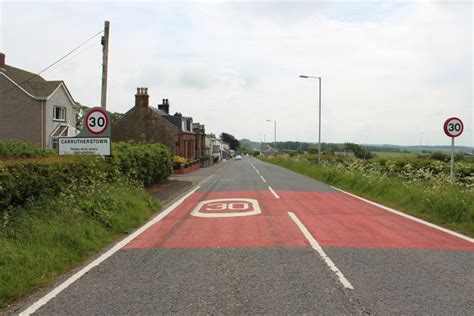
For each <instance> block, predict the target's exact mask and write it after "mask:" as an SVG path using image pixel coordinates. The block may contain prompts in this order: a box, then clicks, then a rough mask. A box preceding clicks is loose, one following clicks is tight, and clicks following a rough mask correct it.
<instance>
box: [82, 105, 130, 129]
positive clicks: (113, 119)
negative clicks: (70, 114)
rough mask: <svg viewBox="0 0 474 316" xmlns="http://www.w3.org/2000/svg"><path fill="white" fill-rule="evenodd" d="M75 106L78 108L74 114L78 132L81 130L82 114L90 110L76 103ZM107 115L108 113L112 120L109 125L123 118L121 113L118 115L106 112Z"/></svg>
mask: <svg viewBox="0 0 474 316" xmlns="http://www.w3.org/2000/svg"><path fill="white" fill-rule="evenodd" d="M76 105H77V107H78V110H77V112H76V128H77V129H78V130H81V129H82V128H83V126H82V120H83V119H84V114H85V113H86V112H87V111H89V110H90V109H91V108H90V107H88V106H86V105H82V104H80V103H79V102H76ZM107 113H109V115H110V118H111V120H112V122H111V123H115V122H117V120H119V119H120V118H121V117H122V116H123V114H122V113H118V112H109V111H107Z"/></svg>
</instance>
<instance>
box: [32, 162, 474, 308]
mask: <svg viewBox="0 0 474 316" xmlns="http://www.w3.org/2000/svg"><path fill="white" fill-rule="evenodd" d="M206 172H207V173H208V174H209V173H212V172H214V174H213V175H211V176H210V177H209V178H207V179H206V180H204V181H203V182H202V183H201V184H200V186H199V188H198V189H197V190H196V191H194V192H193V193H191V194H189V195H187V196H186V198H185V199H182V200H181V201H178V202H177V203H176V204H174V205H173V206H172V207H171V208H170V210H171V211H169V210H168V212H167V211H164V212H165V213H164V214H163V215H162V217H161V219H160V220H157V221H155V222H154V223H153V224H152V225H150V227H148V228H147V229H144V230H143V232H142V233H141V234H139V235H138V236H136V237H135V238H133V239H131V241H130V242H128V243H127V244H126V245H125V246H124V247H122V248H120V247H119V248H120V250H118V251H117V252H115V253H114V254H113V255H111V256H110V257H108V258H107V259H106V260H104V261H103V262H101V263H100V264H99V265H97V266H95V267H93V268H92V269H90V270H89V271H88V272H87V273H85V274H84V275H82V276H81V277H80V278H78V279H77V280H75V281H74V282H70V284H67V285H66V286H63V288H61V290H62V291H58V292H59V293H57V295H54V294H53V295H50V297H49V298H45V299H43V300H40V301H39V302H38V303H37V304H36V305H35V306H36V307H35V308H33V309H30V310H29V311H33V310H35V309H36V311H35V314H39V315H124V314H128V315H130V314H131V315H134V314H135V315H136V314H141V315H149V314H169V313H178V314H304V313H306V314H327V315H342V314H351V315H352V314H355V315H357V314H376V315H384V314H430V315H433V314H438V315H451V314H456V315H473V314H474V243H473V242H472V240H469V239H463V238H462V237H459V236H456V235H453V234H450V233H447V232H444V231H441V230H439V229H436V228H433V227H430V226H428V225H425V224H423V223H420V222H417V221H414V220H412V219H409V218H406V217H403V216H400V215H398V214H395V213H393V212H390V211H388V210H386V209H383V208H381V207H378V206H376V205H373V204H370V203H368V202H365V201H362V200H360V199H358V198H356V197H354V196H350V195H348V194H345V193H343V192H340V191H338V190H336V189H334V188H332V187H330V186H328V185H326V184H324V183H321V182H317V181H315V180H312V179H310V178H307V177H305V176H302V175H298V174H296V173H294V172H291V171H288V170H286V169H283V168H280V167H277V166H274V165H270V164H267V163H264V162H261V161H259V160H257V159H255V158H251V157H244V158H243V160H241V161H227V162H225V163H221V164H220V165H219V166H217V167H212V168H211V169H202V170H200V171H197V172H196V173H195V174H194V175H193V176H194V177H199V175H201V174H204V173H206ZM164 215H166V216H164Z"/></svg>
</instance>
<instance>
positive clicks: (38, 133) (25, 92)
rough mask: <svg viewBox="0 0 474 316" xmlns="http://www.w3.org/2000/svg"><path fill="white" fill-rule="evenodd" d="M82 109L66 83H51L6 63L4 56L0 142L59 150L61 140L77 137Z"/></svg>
mask: <svg viewBox="0 0 474 316" xmlns="http://www.w3.org/2000/svg"><path fill="white" fill-rule="evenodd" d="M77 111H78V106H77V105H76V102H75V101H74V99H73V98H72V96H71V94H70V93H69V90H68V89H67V87H66V85H65V84H64V82H63V81H47V80H45V79H44V78H43V77H41V76H38V75H36V74H34V73H32V72H29V71H26V70H23V69H20V68H16V67H13V66H10V65H7V64H5V54H3V53H0V139H17V140H23V141H27V142H30V143H33V144H35V145H36V146H38V147H41V148H56V147H57V146H58V137H66V136H75V135H76V134H77V133H78V131H77V130H76V113H77Z"/></svg>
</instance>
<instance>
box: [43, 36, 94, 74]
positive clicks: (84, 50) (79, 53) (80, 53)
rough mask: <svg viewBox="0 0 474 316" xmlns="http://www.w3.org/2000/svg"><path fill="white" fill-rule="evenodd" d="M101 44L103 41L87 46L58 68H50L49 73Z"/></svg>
mask: <svg viewBox="0 0 474 316" xmlns="http://www.w3.org/2000/svg"><path fill="white" fill-rule="evenodd" d="M99 43H101V40H99V41H95V42H92V43H91V45H88V46H86V47H85V48H84V49H83V50H81V51H79V52H78V53H77V54H74V55H72V56H70V57H69V58H68V59H66V60H64V61H63V62H62V63H61V64H60V65H56V66H54V67H52V68H49V69H48V70H47V71H51V70H53V69H56V68H57V67H60V66H62V65H64V64H67V63H68V62H70V61H71V60H73V59H74V58H76V57H78V56H80V55H82V54H83V53H85V52H87V51H89V50H90V49H91V48H94V47H95V46H96V45H97V44H99ZM47 71H45V72H47Z"/></svg>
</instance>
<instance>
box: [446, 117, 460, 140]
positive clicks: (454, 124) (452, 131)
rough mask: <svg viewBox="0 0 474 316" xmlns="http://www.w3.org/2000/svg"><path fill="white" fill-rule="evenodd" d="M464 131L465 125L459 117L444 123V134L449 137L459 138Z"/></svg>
mask: <svg viewBox="0 0 474 316" xmlns="http://www.w3.org/2000/svg"><path fill="white" fill-rule="evenodd" d="M463 130H464V124H463V123H462V121H461V120H460V119H458V118H457V117H451V118H448V119H447V120H446V122H444V133H445V134H446V135H448V136H449V137H458V136H460V135H461V134H462V131H463Z"/></svg>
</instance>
